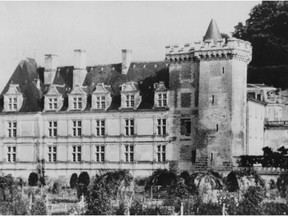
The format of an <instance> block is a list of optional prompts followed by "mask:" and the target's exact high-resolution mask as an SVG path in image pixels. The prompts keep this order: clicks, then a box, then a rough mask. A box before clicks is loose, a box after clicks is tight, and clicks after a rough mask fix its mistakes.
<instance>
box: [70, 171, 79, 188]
mask: <svg viewBox="0 0 288 216" xmlns="http://www.w3.org/2000/svg"><path fill="white" fill-rule="evenodd" d="M77 181H78V175H77V173H73V174H72V175H71V178H70V188H76V187H77Z"/></svg>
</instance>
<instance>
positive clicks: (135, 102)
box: [120, 82, 142, 109]
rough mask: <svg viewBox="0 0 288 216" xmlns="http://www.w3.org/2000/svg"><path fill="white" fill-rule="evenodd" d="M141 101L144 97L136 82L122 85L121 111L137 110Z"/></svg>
mask: <svg viewBox="0 0 288 216" xmlns="http://www.w3.org/2000/svg"><path fill="white" fill-rule="evenodd" d="M141 101H142V96H141V95H140V90H139V86H138V84H137V83H136V82H127V83H124V84H122V85H121V107H120V109H127V108H128V109H131V108H132V109H137V108H138V106H139V105H140V103H141Z"/></svg>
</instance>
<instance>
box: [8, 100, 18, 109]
mask: <svg viewBox="0 0 288 216" xmlns="http://www.w3.org/2000/svg"><path fill="white" fill-rule="evenodd" d="M8 107H9V110H11V111H12V110H17V98H16V97H10V98H9V103H8Z"/></svg>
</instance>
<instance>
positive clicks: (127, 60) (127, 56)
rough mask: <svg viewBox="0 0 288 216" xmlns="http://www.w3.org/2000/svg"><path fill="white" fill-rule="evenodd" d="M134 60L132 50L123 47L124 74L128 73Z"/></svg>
mask: <svg viewBox="0 0 288 216" xmlns="http://www.w3.org/2000/svg"><path fill="white" fill-rule="evenodd" d="M131 60H132V50H128V49H122V74H127V72H128V70H129V67H130V64H131Z"/></svg>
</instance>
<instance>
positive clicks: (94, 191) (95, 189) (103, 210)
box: [86, 177, 112, 215]
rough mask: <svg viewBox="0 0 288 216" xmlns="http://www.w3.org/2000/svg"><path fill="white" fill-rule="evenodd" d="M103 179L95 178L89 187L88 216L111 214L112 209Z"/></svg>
mask: <svg viewBox="0 0 288 216" xmlns="http://www.w3.org/2000/svg"><path fill="white" fill-rule="evenodd" d="M106 187H107V185H106V184H105V181H104V180H103V177H98V178H95V179H94V181H93V182H92V184H90V185H89V187H88V192H87V197H86V203H87V212H86V214H88V215H104V214H111V213H112V212H111V211H112V207H111V202H110V198H109V194H108V192H107V188H106Z"/></svg>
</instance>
